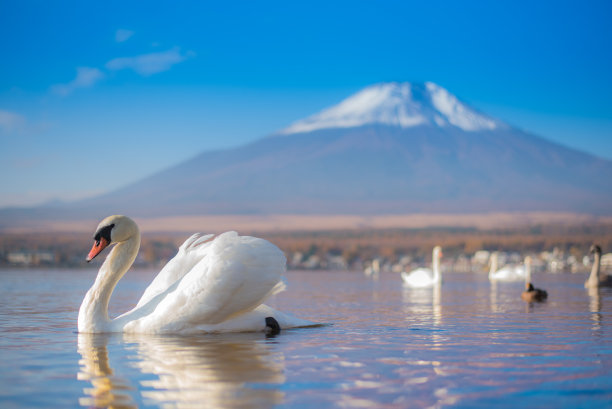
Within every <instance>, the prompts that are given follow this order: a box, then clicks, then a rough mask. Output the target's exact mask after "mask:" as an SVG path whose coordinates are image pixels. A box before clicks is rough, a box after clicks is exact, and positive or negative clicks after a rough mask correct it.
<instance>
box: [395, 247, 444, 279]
mask: <svg viewBox="0 0 612 409" xmlns="http://www.w3.org/2000/svg"><path fill="white" fill-rule="evenodd" d="M440 258H442V248H441V247H440V246H436V247H434V249H433V252H432V269H430V268H417V269H415V270H412V271H411V272H409V273H408V272H406V271H402V280H403V281H404V284H405V285H407V286H408V287H413V288H422V287H433V285H434V284H438V283H441V282H442V276H441V274H440Z"/></svg>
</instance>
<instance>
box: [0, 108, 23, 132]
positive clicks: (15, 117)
mask: <svg viewBox="0 0 612 409" xmlns="http://www.w3.org/2000/svg"><path fill="white" fill-rule="evenodd" d="M25 122H26V120H25V118H24V117H23V116H21V115H19V114H16V113H14V112H10V111H4V110H2V109H0V131H3V132H11V131H14V130H16V129H19V128H22V127H23V126H24V125H25Z"/></svg>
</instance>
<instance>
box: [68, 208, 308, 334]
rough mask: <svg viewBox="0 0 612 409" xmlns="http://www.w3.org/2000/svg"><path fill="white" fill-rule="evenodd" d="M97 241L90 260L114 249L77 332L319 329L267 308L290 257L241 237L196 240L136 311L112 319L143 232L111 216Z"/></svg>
mask: <svg viewBox="0 0 612 409" xmlns="http://www.w3.org/2000/svg"><path fill="white" fill-rule="evenodd" d="M94 240H95V242H94V245H93V247H92V249H91V251H90V252H89V255H88V256H87V261H91V260H92V259H93V258H94V257H96V256H97V255H98V254H99V253H100V252H101V251H102V250H103V249H104V248H105V247H107V246H109V245H112V244H115V246H114V248H113V249H112V250H111V252H110V254H109V255H108V256H107V258H106V260H105V261H104V263H103V264H102V267H100V270H99V272H98V275H97V277H96V280H95V282H94V284H93V286H92V287H91V288H90V289H89V291H88V292H87V294H86V295H85V298H84V300H83V303H82V304H81V308H80V310H79V319H78V329H79V332H86V333H103V332H125V333H171V334H185V333H199V332H243V331H245V332H246V331H270V328H271V327H272V329H275V330H280V328H291V327H302V326H310V325H313V323H312V322H309V321H306V320H302V319H299V318H295V317H293V316H291V315H288V314H285V313H282V312H280V311H276V310H274V309H273V308H270V307H268V306H267V305H264V304H262V302H263V301H264V300H265V299H266V298H267V297H268V296H270V295H272V294H275V293H277V292H279V291H282V290H283V289H284V284H283V282H282V274H283V273H284V271H285V262H286V260H285V256H284V254H283V253H282V252H281V251H280V250H279V249H278V248H277V247H276V246H275V245H273V244H272V243H270V242H268V241H266V240H263V239H259V238H255V237H248V236H239V235H238V234H236V232H226V233H223V234H220V235H218V236H216V237H214V235H212V234H209V235H206V236H202V235H200V234H194V235H193V236H191V237H190V238H189V239H187V240H186V241H185V242H184V243H183V244H182V245H181V246H180V248H179V251H178V254H177V255H176V256H175V257H174V258H173V259H172V260H170V261H169V262H168V264H166V266H165V267H164V268H163V269H162V270H161V271H160V272H159V274H158V275H157V276H156V277H155V279H154V280H153V281H152V282H151V284H150V285H149V286H148V287H147V289H146V290H145V292H144V294H143V295H142V298H141V299H140V301H138V304H137V305H136V307H134V309H132V310H131V311H128V312H126V313H125V314H123V315H121V316H119V317H117V318H115V319H109V317H108V303H109V300H110V298H111V294H112V292H113V290H114V288H115V286H116V285H117V283H118V282H119V280H120V279H121V277H123V275H124V274H125V273H126V272H127V270H128V269H129V268H130V266H131V265H132V263H133V262H134V259H135V258H136V255H137V253H138V249H139V247H140V232H139V229H138V226H137V225H136V223H135V222H134V221H133V220H132V219H130V218H129V217H126V216H110V217H107V218H106V219H104V220H102V222H101V223H100V224H99V225H98V228H97V230H96V233H95V236H94ZM267 318H270V319H267ZM275 322H276V324H278V325H279V326H280V328H276V326H277V325H276V324H275Z"/></svg>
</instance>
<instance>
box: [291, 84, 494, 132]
mask: <svg viewBox="0 0 612 409" xmlns="http://www.w3.org/2000/svg"><path fill="white" fill-rule="evenodd" d="M372 124H382V125H390V126H397V127H400V128H410V127H413V126H423V125H426V126H427V125H428V126H434V127H438V128H443V127H448V126H454V127H457V128H460V129H462V130H464V131H480V130H493V129H497V128H503V127H505V126H506V125H504V124H503V123H502V122H501V121H499V120H496V119H493V118H491V117H488V116H486V115H484V114H481V113H479V112H477V111H475V110H474V109H472V108H470V107H469V106H467V105H466V104H465V103H463V102H461V101H460V100H459V99H458V98H457V97H455V96H454V95H453V94H451V93H450V92H448V91H447V90H446V89H444V88H443V87H441V86H439V85H437V84H434V83H433V82H425V83H410V82H385V83H380V84H374V85H371V86H369V87H366V88H364V89H362V90H361V91H359V92H357V93H356V94H353V95H351V96H350V97H348V98H346V99H345V100H344V101H342V102H340V103H339V104H338V105H335V106H333V107H331V108H328V109H325V110H323V111H321V112H319V113H317V114H315V115H312V116H310V117H308V118H306V119H303V120H300V121H297V122H294V123H293V124H292V125H290V126H289V127H288V128H285V129H284V130H282V131H281V133H282V134H294V133H301V132H311V131H315V130H320V129H330V128H352V127H359V126H363V125H372Z"/></svg>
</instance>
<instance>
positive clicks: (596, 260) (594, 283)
mask: <svg viewBox="0 0 612 409" xmlns="http://www.w3.org/2000/svg"><path fill="white" fill-rule="evenodd" d="M590 253H591V254H593V268H592V269H591V275H589V278H588V279H587V280H586V282H585V283H584V286H585V288H595V287H612V276H609V275H603V274H601V271H600V270H601V247H600V246H599V245H598V244H593V245H592V246H591V249H590Z"/></svg>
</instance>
